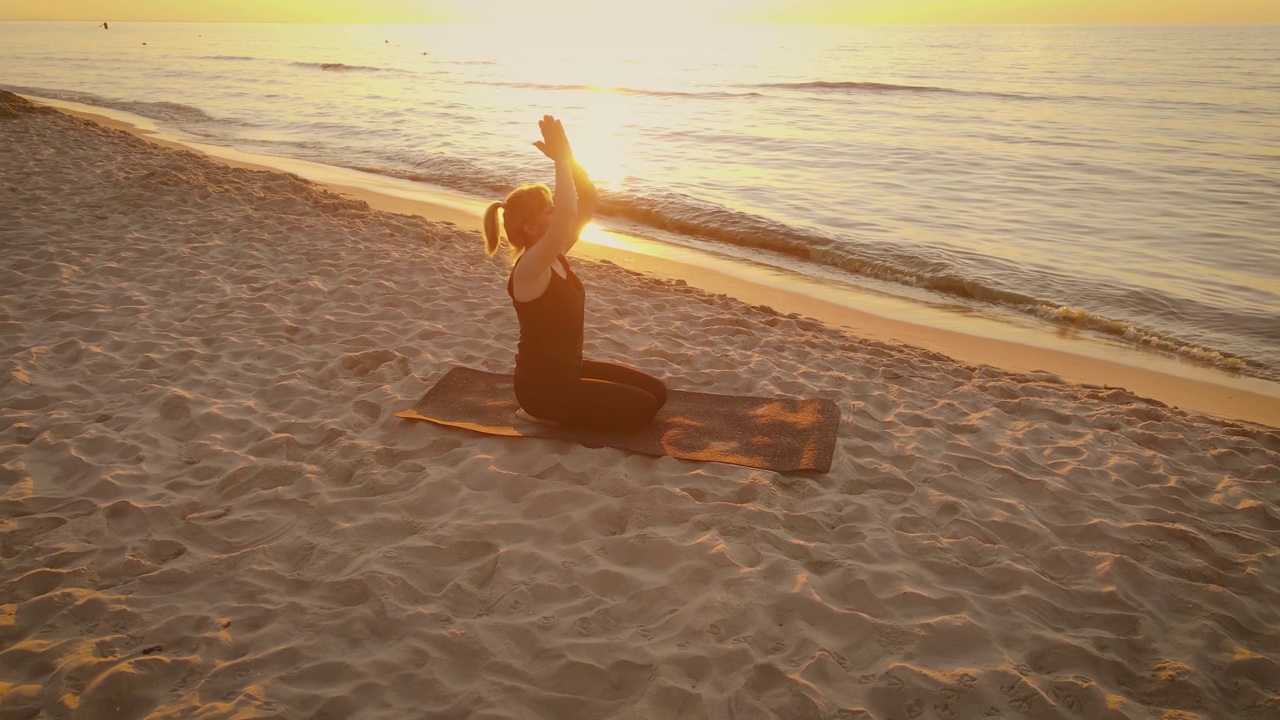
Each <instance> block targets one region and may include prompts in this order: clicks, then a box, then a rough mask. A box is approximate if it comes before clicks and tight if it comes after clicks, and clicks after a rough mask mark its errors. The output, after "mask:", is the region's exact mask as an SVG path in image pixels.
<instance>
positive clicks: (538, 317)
mask: <svg viewBox="0 0 1280 720" xmlns="http://www.w3.org/2000/svg"><path fill="white" fill-rule="evenodd" d="M559 259H560V263H561V265H562V266H563V267H564V271H565V277H560V273H557V272H556V271H555V269H554V268H553V269H552V270H551V280H550V282H548V283H547V289H546V290H544V291H542V294H541V295H539V296H538V297H537V298H535V299H533V300H530V301H529V302H521V301H519V300H516V296H515V292H514V288H515V285H514V278H515V268H514V267H513V268H511V277H510V278H508V279H507V294H508V295H510V296H511V304H512V305H514V306H515V308H516V317H518V318H519V319H520V347H519V349H518V351H517V352H516V373H517V374H519V375H526V374H528V373H533V374H536V375H542V376H546V377H547V378H548V379H551V378H553V377H558V376H561V375H571V376H573V377H577V376H578V375H579V374H580V373H581V371H582V324H583V310H584V306H585V301H586V291H584V290H583V288H582V281H580V280H578V276H577V275H574V274H573V270H571V269H569V261H568V259H567V258H565V256H564V255H560V256H559ZM516 264H519V261H516Z"/></svg>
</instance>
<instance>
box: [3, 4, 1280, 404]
mask: <svg viewBox="0 0 1280 720" xmlns="http://www.w3.org/2000/svg"><path fill="white" fill-rule="evenodd" d="M0 87H3V88H4V89H8V90H11V91H14V92H20V93H24V94H29V95H35V96H40V97H47V98H53V99H62V100H71V101H76V102H81V103H85V104H89V105H96V106H100V107H104V108H114V109H118V110H126V111H129V112H132V113H135V114H138V115H142V116H146V117H148V118H151V119H153V120H154V121H155V122H156V123H157V125H158V126H159V127H161V128H162V129H165V130H167V131H169V132H173V133H177V134H180V135H184V136H186V137H189V138H191V139H194V140H199V141H201V142H206V143H212V144H217V145H224V146H228V147H233V148H237V149H241V150H246V151H251V152H258V153H266V154H271V155H277V156H286V157H296V158H302V159H307V160H312V161H318V162H322V163H326V164H331V165H336V166H342V167H348V168H357V169H362V170H365V171H368V172H374V173H380V174H385V175H391V176H397V177H402V178H408V179H414V180H420V181H424V182H428V183H431V184H435V185H440V186H445V187H448V188H452V189H454V190H457V191H460V192H463V193H466V194H471V195H475V196H477V197H484V198H494V199H497V198H500V197H501V196H502V195H503V194H504V193H505V192H506V191H507V190H509V189H510V188H511V187H513V186H515V185H517V184H520V183H522V182H533V181H542V182H549V181H550V180H551V168H550V163H549V162H547V161H546V160H545V159H544V158H543V157H542V156H541V154H540V153H539V152H538V151H537V150H536V149H534V148H533V147H532V145H531V142H532V141H533V140H534V139H536V137H537V135H536V133H537V128H536V121H537V119H538V118H539V117H541V116H542V114H544V113H552V114H555V115H557V116H559V117H561V118H563V119H564V121H565V124H566V127H567V128H568V130H569V132H570V138H571V140H572V141H573V143H574V148H575V151H576V153H577V155H578V157H579V159H580V161H581V162H582V163H583V165H585V166H586V168H587V169H588V171H590V172H591V173H592V175H593V176H594V177H596V179H597V181H598V183H599V184H600V186H601V188H602V191H603V193H602V194H603V198H604V201H603V203H602V206H601V209H600V213H599V214H600V215H601V216H604V217H607V218H610V219H612V220H615V221H620V222H625V223H627V225H628V228H629V229H630V230H631V231H632V232H636V233H638V234H642V235H644V234H648V235H651V236H652V237H656V238H659V239H662V240H664V241H668V242H678V243H687V244H690V245H694V246H699V247H705V248H712V249H715V250H717V251H720V252H724V253H726V254H730V255H734V254H737V255H740V256H742V257H748V258H752V259H754V260H755V261H757V262H766V263H773V264H777V265H779V266H783V267H787V268H789V269H792V270H797V271H799V272H802V273H805V274H808V275H812V276H813V277H815V278H820V279H822V281H823V282H828V283H848V284H851V285H855V286H859V285H860V286H867V287H874V288H876V289H877V290H878V291H886V292H901V293H902V294H903V295H905V296H908V297H913V298H918V299H923V300H926V301H929V302H941V303H946V304H953V305H958V306H961V307H965V308H970V309H972V310H973V311H975V312H985V313H991V314H994V315H996V316H999V315H1002V314H1003V315H1006V316H1016V317H1021V318H1030V319H1033V321H1034V322H1043V323H1048V324H1052V325H1056V326H1060V327H1062V328H1066V329H1069V330H1070V331H1072V332H1079V333H1088V334H1097V335H1101V336H1105V337H1107V338H1110V339H1111V341H1113V342H1115V343H1118V344H1131V345H1142V346H1145V347H1149V348H1152V349H1155V350H1157V351H1159V352H1167V353H1171V354H1176V355H1179V356H1182V357H1188V358H1193V359H1195V360H1196V361H1198V362H1203V363H1206V364H1210V365H1216V366H1219V367H1221V368H1223V369H1225V370H1228V371H1230V372H1237V373H1242V374H1246V375H1252V376H1257V377H1261V378H1267V379H1272V380H1275V379H1277V378H1280V27H1276V26H1060V27H1059V26H1034V27H1032V26H1011V27H858V26H854V27H796V26H757V27H747V26H739V27H706V28H680V29H666V30H663V31H652V30H647V31H644V32H635V33H628V34H625V35H624V34H621V33H619V30H618V28H611V29H603V28H600V29H596V30H592V31H590V32H587V31H582V32H579V33H577V34H576V35H575V36H572V37H569V36H566V34H565V33H555V32H552V31H548V30H545V29H540V28H538V27H535V26H527V25H521V26H512V27H495V26H349V25H238V24H158V23H113V24H112V25H111V28H110V30H103V29H101V28H100V27H96V26H94V25H93V24H92V23H0Z"/></svg>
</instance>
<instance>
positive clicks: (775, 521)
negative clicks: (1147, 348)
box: [0, 96, 1280, 720]
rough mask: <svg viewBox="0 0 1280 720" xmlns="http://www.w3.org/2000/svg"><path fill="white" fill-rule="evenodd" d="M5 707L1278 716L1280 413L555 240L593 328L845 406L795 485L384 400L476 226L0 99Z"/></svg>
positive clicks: (685, 367)
mask: <svg viewBox="0 0 1280 720" xmlns="http://www.w3.org/2000/svg"><path fill="white" fill-rule="evenodd" d="M0 247H2V248H3V261H4V262H3V266H0V267H2V269H0V275H2V277H0V288H3V290H0V302H2V305H0V327H2V328H3V338H4V343H3V349H2V350H0V362H3V376H2V377H0V397H3V406H2V407H3V409H0V492H2V493H3V494H2V495H0V580H2V582H3V584H2V585H0V717H5V718H8V717H14V718H31V717H41V718H45V717H47V718H95V719H96V718H317V719H318V718H348V717H350V718H356V717H358V718H397V719H400V718H422V717H426V718H464V717H465V718H774V717H777V718H788V719H789V718H880V719H884V720H888V719H889V718H894V719H901V718H915V717H924V718H933V717H956V718H982V717H1004V718H1150V717H1163V718H1177V719H1186V718H1205V719H1210V718H1213V719H1216V718H1274V717H1277V716H1278V715H1280V633H1277V631H1276V628H1277V626H1278V625H1280V617H1278V614H1280V602H1277V598H1278V597H1280V595H1278V591H1280V550H1278V549H1277V546H1278V545H1280V511H1278V510H1277V500H1280V489H1277V480H1280V430H1277V429H1276V428H1274V427H1267V426H1263V425H1257V424H1252V423H1248V422H1232V421H1226V420H1222V419H1217V418H1210V417H1207V416H1204V415H1197V414H1192V413H1188V412H1185V411H1182V410H1177V409H1174V408H1172V407H1169V406H1167V405H1164V404H1162V403H1160V402H1157V401H1153V400H1149V399H1146V398H1143V397H1141V396H1139V395H1137V394H1134V393H1133V392H1130V391H1128V390H1124V389H1120V388H1115V387H1102V386H1096V385H1095V386H1086V385H1079V384H1073V383H1070V382H1066V381H1064V380H1062V379H1061V378H1059V377H1057V376H1055V375H1050V374H1048V373H1015V372H1008V371H1004V370H1000V369H997V368H995V367H992V366H989V365H976V364H967V363H964V362H959V361H957V360H953V359H951V358H950V357H948V356H946V355H943V354H940V353H937V352H932V351H928V350H922V349H918V348H914V347H910V346H906V345H898V344H892V343H887V342H881V341H875V340H869V339H866V338H862V337H858V336H856V335H854V334H852V333H849V332H846V331H843V330H839V329H836V328H832V327H830V326H827V325H824V324H822V323H819V322H816V321H814V320H811V319H808V318H806V317H803V316H799V315H783V314H780V313H777V312H773V311H769V310H767V309H763V308H760V307H752V306H749V305H746V304H744V303H741V302H738V301H736V300H732V299H730V298H729V297H726V296H723V295H712V294H708V293H706V292H703V291H700V290H697V289H695V288H692V287H689V286H688V285H684V284H681V283H678V282H671V281H666V280H660V279H655V278H653V277H650V276H647V275H643V274H640V273H636V272H633V271H630V270H628V269H625V268H622V267H620V266H618V265H613V264H609V263H603V262H591V261H579V262H578V263H577V268H578V270H579V274H580V275H581V276H582V278H583V280H584V282H585V283H586V285H587V288H588V293H589V296H588V308H587V327H588V336H587V342H586V349H587V352H588V354H590V355H592V356H595V357H599V358H601V359H606V360H621V361H626V362H629V363H631V364H633V365H635V366H637V367H639V368H641V369H643V370H646V371H648V372H652V373H655V374H658V375H660V376H663V377H664V378H665V379H666V380H667V381H668V383H669V384H670V385H672V386H673V387H680V388H684V389H690V390H699V391H705V392H718V393H725V394H750V395H769V394H786V395H797V396H807V397H822V398H829V399H831V400H833V401H835V402H836V403H837V404H838V405H839V407H840V409H841V412H842V420H841V431H840V438H839V440H838V444H837V448H836V454H835V461H834V465H833V467H832V470H831V472H829V473H825V474H820V475H815V474H797V475H779V474H776V473H770V472H765V471H760V470H753V469H749V468H743V467H738V466H733V465H723V464H716V463H697V462H690V461H681V460H674V459H671V458H657V459H655V458H649V457H643V456H636V455H629V454H626V453H623V452H621V451H617V450H610V449H588V448H584V447H580V446H577V445H573V444H569V443H564V442H558V441H544V440H508V439H501V438H491V437H484V436H478V435H471V434H468V433H466V432H465V431H461V430H453V429H448V428H437V427H434V426H430V425H427V424H425V423H414V422H409V421H402V420H399V419H396V418H394V417H393V416H392V414H393V413H394V412H396V411H397V410H400V409H402V408H404V407H407V406H408V405H409V404H412V402H413V401H414V400H416V399H417V398H418V397H419V396H420V395H421V394H422V393H423V392H424V391H425V390H426V389H427V388H429V387H430V386H431V385H432V383H433V382H434V381H435V380H436V379H438V378H439V377H441V376H442V375H443V374H444V373H445V372H446V371H447V370H448V369H449V368H450V367H452V366H454V365H467V366H471V367H476V368H479V369H483V370H489V371H495V372H506V371H509V369H510V365H511V359H512V358H511V355H512V348H513V345H514V342H515V339H516V335H517V327H516V324H515V317H514V313H513V312H512V311H511V309H510V306H509V304H508V301H507V298H506V295H505V291H504V283H505V270H504V266H503V265H502V263H501V262H500V261H497V260H490V259H487V258H485V257H484V255H483V253H482V251H481V242H480V240H479V238H478V237H477V236H476V235H475V234H474V233H473V232H472V231H470V230H465V229H463V228H461V227H459V226H457V225H446V224H440V223H435V222H432V221H429V220H426V219H424V218H421V217H418V216H410V215H400V214H393V213H389V212H385V211H379V210H375V209H372V208H370V207H369V206H368V205H367V204H366V203H364V202H362V201H359V200H354V199H351V198H348V197H344V196H341V195H338V194H335V193H332V192H329V191H328V190H325V189H324V188H321V187H319V186H316V185H314V184H311V183H307V182H304V181H302V180H300V179H299V178H296V177H293V176H290V175H285V174H280V173H272V172H262V171H253V170H249V169H245V168H235V167H229V166H227V165H224V164H218V163H213V162H210V161H209V160H207V159H205V158H202V157H200V156H198V155H195V154H192V153H186V152H179V151H175V150H173V149H169V148H164V147H160V146H157V145H156V144H154V143H148V142H145V141H142V140H140V139H138V138H136V137H134V136H132V135H129V134H127V133H124V132H120V131H117V130H113V129H109V128H105V127H102V126H100V125H96V124H93V123H90V122H88V121H85V120H82V119H79V118H74V117H69V116H67V115H65V114H61V113H57V112H54V111H52V110H46V111H43V112H41V111H36V110H33V109H30V108H28V107H25V106H23V105H21V104H19V103H16V102H15V101H14V100H13V99H12V96H5V99H4V100H3V101H0Z"/></svg>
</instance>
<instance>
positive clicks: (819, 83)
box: [751, 80, 961, 93]
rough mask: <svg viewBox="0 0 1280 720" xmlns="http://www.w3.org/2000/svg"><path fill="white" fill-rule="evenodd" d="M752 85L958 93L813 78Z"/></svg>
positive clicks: (915, 87) (937, 89)
mask: <svg viewBox="0 0 1280 720" xmlns="http://www.w3.org/2000/svg"><path fill="white" fill-rule="evenodd" d="M751 87H764V88H779V89H785V90H854V91H857V90H879V91H882V92H895V91H899V92H941V93H958V92H961V91H960V90H954V89H952V88H944V87H934V86H932V85H893V84H890V83H876V82H833V81H828V80H813V81H810V82H789V83H760V84H757V85H752V86H751Z"/></svg>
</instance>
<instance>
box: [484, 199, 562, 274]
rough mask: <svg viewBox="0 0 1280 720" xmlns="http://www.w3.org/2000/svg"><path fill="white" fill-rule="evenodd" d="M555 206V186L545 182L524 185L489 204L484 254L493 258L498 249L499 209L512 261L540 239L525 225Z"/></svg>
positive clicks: (485, 214)
mask: <svg viewBox="0 0 1280 720" xmlns="http://www.w3.org/2000/svg"><path fill="white" fill-rule="evenodd" d="M549 205H551V189H550V188H548V187H547V186H546V185H543V184H541V183H537V184H533V185H521V186H520V187H518V188H516V189H515V190H512V191H511V192H510V193H509V194H508V195H507V199H506V200H503V201H502V202H495V203H489V207H487V208H485V211H484V254H485V255H488V256H489V257H493V255H494V253H496V252H498V240H499V237H500V236H499V234H498V211H499V210H501V211H502V229H503V230H505V231H506V234H507V244H508V245H509V246H511V258H510V260H511V262H512V263H515V261H516V260H519V259H520V255H522V254H523V253H524V251H525V250H527V249H529V245H530V244H531V243H532V242H533V241H535V240H537V238H531V237H527V236H526V234H525V231H524V226H525V224H526V223H528V222H529V221H530V220H533V219H534V218H536V217H538V216H539V215H541V214H542V211H543V210H546V209H547V207H548V206H549Z"/></svg>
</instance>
